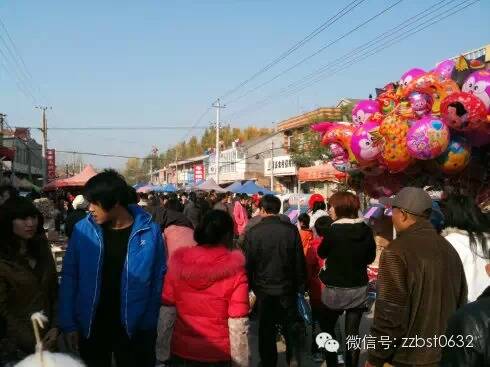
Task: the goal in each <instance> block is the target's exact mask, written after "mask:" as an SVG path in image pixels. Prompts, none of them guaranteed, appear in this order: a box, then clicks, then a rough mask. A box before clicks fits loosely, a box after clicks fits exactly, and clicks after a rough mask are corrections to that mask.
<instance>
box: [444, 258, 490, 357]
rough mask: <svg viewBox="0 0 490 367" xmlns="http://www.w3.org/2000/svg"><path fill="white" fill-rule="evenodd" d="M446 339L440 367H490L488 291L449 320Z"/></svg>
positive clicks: (489, 292)
mask: <svg viewBox="0 0 490 367" xmlns="http://www.w3.org/2000/svg"><path fill="white" fill-rule="evenodd" d="M489 255H490V254H489ZM485 270H486V271H487V274H488V276H490V264H487V266H486V268H485ZM446 339H447V341H448V342H447V344H446V347H445V348H443V349H442V359H441V363H440V367H459V366H466V367H477V366H478V367H479V366H490V287H487V289H485V291H484V292H483V294H482V295H481V296H480V297H478V299H477V300H476V301H475V302H471V303H469V304H467V305H466V306H464V307H462V308H460V309H459V310H458V311H457V312H456V313H455V314H454V315H453V316H452V317H451V318H450V319H449V323H448V328H447V330H446Z"/></svg>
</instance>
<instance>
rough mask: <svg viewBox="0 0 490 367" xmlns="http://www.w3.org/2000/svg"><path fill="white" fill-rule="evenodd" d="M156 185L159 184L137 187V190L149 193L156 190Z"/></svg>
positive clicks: (140, 192) (141, 192)
mask: <svg viewBox="0 0 490 367" xmlns="http://www.w3.org/2000/svg"><path fill="white" fill-rule="evenodd" d="M155 187H157V186H153V185H146V186H142V187H140V188H139V189H137V190H136V192H137V193H139V194H148V193H149V192H151V191H154V190H155Z"/></svg>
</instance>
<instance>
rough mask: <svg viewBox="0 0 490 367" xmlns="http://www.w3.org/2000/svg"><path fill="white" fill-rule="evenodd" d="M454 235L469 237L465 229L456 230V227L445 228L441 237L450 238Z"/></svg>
mask: <svg viewBox="0 0 490 367" xmlns="http://www.w3.org/2000/svg"><path fill="white" fill-rule="evenodd" d="M453 233H456V234H461V235H463V236H468V232H467V231H465V230H464V229H459V228H455V227H447V228H444V230H443V231H442V232H441V236H442V237H446V236H449V235H450V234H453Z"/></svg>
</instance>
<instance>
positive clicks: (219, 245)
mask: <svg viewBox="0 0 490 367" xmlns="http://www.w3.org/2000/svg"><path fill="white" fill-rule="evenodd" d="M194 239H195V240H196V242H197V244H198V245H197V246H195V247H188V248H181V249H178V250H177V251H176V252H175V253H174V255H173V257H172V258H171V259H170V263H169V267H168V272H167V275H166V277H165V285H164V289H163V294H162V302H163V304H164V305H165V306H170V307H175V308H176V314H177V317H176V320H175V325H174V330H173V335H172V342H171V355H172V359H171V364H170V365H171V366H193V362H196V363H197V362H199V363H205V364H204V365H206V364H209V365H213V366H232V365H233V366H240V367H242V366H248V354H249V353H248V341H247V340H248V313H249V308H250V306H249V297H248V281H247V276H246V272H245V258H244V256H243V255H242V253H241V252H240V251H238V250H237V251H232V250H230V248H231V245H232V243H233V220H232V219H231V217H230V216H229V214H227V213H225V212H223V211H221V210H212V211H210V212H209V213H208V214H206V216H205V217H204V218H203V220H202V222H201V223H200V225H199V226H198V227H197V228H196V231H195V234H194ZM201 365H203V364H199V366H201Z"/></svg>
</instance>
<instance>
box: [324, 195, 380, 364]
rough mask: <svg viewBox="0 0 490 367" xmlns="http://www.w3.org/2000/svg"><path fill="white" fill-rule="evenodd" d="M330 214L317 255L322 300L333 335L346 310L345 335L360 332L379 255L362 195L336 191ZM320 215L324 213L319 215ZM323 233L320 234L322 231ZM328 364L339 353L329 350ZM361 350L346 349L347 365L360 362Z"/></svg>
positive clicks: (338, 336)
mask: <svg viewBox="0 0 490 367" xmlns="http://www.w3.org/2000/svg"><path fill="white" fill-rule="evenodd" d="M328 204H329V208H330V209H329V214H330V218H331V219H332V220H333V223H332V225H331V226H330V227H327V228H325V229H323V232H322V233H321V236H322V238H323V241H322V243H321V245H320V246H319V247H318V256H319V257H320V258H322V259H325V262H326V264H325V266H324V268H323V269H322V270H321V272H320V274H319V277H320V280H321V281H322V282H323V284H325V289H324V290H323V292H322V300H323V303H324V304H325V306H326V307H327V310H326V312H325V314H324V315H323V317H324V318H325V329H326V332H328V333H329V334H330V335H332V337H333V338H334V339H336V338H337V340H339V339H340V335H336V334H337V333H335V325H336V323H337V321H338V319H339V317H340V316H341V315H342V314H343V313H344V312H345V335H346V338H356V337H357V336H358V335H359V325H360V322H361V318H362V315H363V313H364V312H365V311H366V301H367V295H368V275H367V266H368V265H369V264H370V263H372V262H373V261H374V259H375V257H376V243H375V242H374V237H373V233H372V231H371V229H370V228H369V227H368V226H367V225H366V224H365V223H364V220H363V219H362V218H358V212H359V206H360V203H359V198H358V197H357V196H356V195H354V194H352V193H350V192H337V193H335V194H333V195H332V196H331V197H330V199H329V200H328ZM320 218H321V217H320ZM319 235H320V234H319ZM326 359H327V364H328V366H329V367H331V366H337V363H338V361H337V354H336V353H334V352H327V353H326ZM358 361H359V350H347V351H346V355H345V365H346V366H347V367H353V366H357V364H358Z"/></svg>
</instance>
